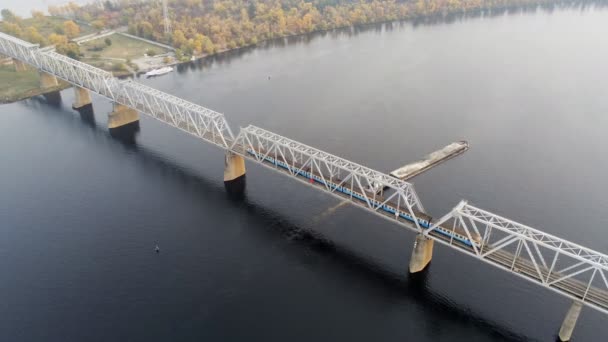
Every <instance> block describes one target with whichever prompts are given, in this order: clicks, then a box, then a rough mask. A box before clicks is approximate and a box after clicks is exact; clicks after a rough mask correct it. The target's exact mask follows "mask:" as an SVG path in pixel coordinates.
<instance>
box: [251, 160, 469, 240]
mask: <svg viewBox="0 0 608 342" xmlns="http://www.w3.org/2000/svg"><path fill="white" fill-rule="evenodd" d="M247 153H249V154H251V155H254V156H256V157H258V158H259V157H262V158H264V161H265V162H267V163H270V164H272V165H276V166H278V167H281V168H283V169H286V170H289V171H291V172H297V174H298V176H300V177H303V178H306V179H309V180H310V182H311V183H319V184H322V185H326V186H328V187H330V188H332V189H335V190H336V191H339V192H341V193H343V194H345V195H347V196H352V198H354V199H357V200H358V201H361V202H363V203H367V200H366V199H365V197H363V196H362V195H361V194H360V193H358V192H356V191H351V189H349V188H347V187H344V186H340V185H339V184H336V183H334V182H331V181H327V180H323V179H322V178H321V177H319V176H318V175H315V174H314V173H310V172H308V171H306V170H302V169H300V170H298V169H296V168H294V167H292V166H290V165H288V164H287V163H285V162H283V161H281V160H279V159H275V158H273V157H271V156H265V157H264V156H263V155H262V154H261V153H257V152H256V151H254V150H252V149H247ZM368 199H369V201H370V202H371V203H372V204H374V205H376V206H380V209H382V210H383V211H385V212H388V213H391V214H392V215H395V217H401V218H402V219H405V220H408V221H410V222H414V218H412V216H411V215H410V214H409V213H407V212H404V211H402V210H399V211H398V212H397V209H396V208H395V207H393V206H391V205H389V204H387V203H384V204H382V202H379V201H377V200H374V199H371V198H368ZM420 216H421V217H416V221H418V224H419V225H420V226H421V227H423V228H427V229H428V228H430V227H431V222H430V221H431V218H430V217H428V216H427V215H424V214H420ZM435 230H436V231H437V232H438V233H440V234H442V235H445V236H447V237H449V238H450V239H454V240H457V241H459V242H462V243H463V244H465V245H467V246H473V244H475V246H477V247H479V245H480V243H479V240H480V239H479V237H478V236H474V237H473V239H472V241H471V239H469V238H468V237H467V236H465V235H464V234H460V233H459V232H456V231H450V230H447V229H445V228H443V227H441V226H439V227H437V228H436V229H435Z"/></svg>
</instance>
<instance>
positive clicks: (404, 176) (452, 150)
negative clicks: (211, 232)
mask: <svg viewBox="0 0 608 342" xmlns="http://www.w3.org/2000/svg"><path fill="white" fill-rule="evenodd" d="M468 149H469V143H468V142H466V141H457V142H453V143H451V144H449V145H447V146H446V147H444V148H442V149H440V150H437V151H435V152H433V153H431V154H429V155H427V156H426V157H425V158H424V159H422V160H419V161H417V162H413V163H410V164H407V165H405V166H403V167H400V168H398V169H396V170H393V171H391V172H390V173H389V174H390V175H391V176H393V177H395V178H399V179H401V180H408V179H410V178H413V177H416V176H417V175H419V174H421V173H423V172H424V171H426V170H428V169H430V168H432V167H434V166H436V165H439V164H440V163H442V162H444V161H446V160H448V159H450V158H453V157H456V156H457V155H460V154H462V153H464V152H465V151H466V150H468Z"/></svg>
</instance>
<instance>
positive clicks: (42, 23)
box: [23, 17, 95, 37]
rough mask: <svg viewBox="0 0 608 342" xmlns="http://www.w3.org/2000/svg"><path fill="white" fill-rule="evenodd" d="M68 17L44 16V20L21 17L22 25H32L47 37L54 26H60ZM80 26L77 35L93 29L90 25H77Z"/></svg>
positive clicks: (92, 31)
mask: <svg viewBox="0 0 608 342" xmlns="http://www.w3.org/2000/svg"><path fill="white" fill-rule="evenodd" d="M67 20H68V19H65V18H58V17H44V20H38V19H34V18H27V19H23V27H28V26H34V27H35V28H36V30H38V32H40V34H41V35H43V36H44V37H48V36H49V35H50V34H51V33H55V27H56V26H62V25H63V23H64V22H65V21H67ZM78 26H80V34H79V36H84V35H87V34H90V33H94V32H95V29H94V28H93V27H91V26H85V25H78Z"/></svg>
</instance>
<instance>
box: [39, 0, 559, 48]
mask: <svg viewBox="0 0 608 342" xmlns="http://www.w3.org/2000/svg"><path fill="white" fill-rule="evenodd" d="M556 1H557V0H410V1H395V0H371V1H370V0H359V1H352V0H311V1H309V2H305V1H302V0H169V3H168V7H169V16H170V22H171V31H170V33H169V34H165V33H164V19H163V11H162V1H160V0H159V1H147V0H117V1H106V2H103V3H99V2H97V3H95V4H89V5H85V6H78V5H75V4H73V3H70V4H67V5H64V6H50V7H49V13H50V14H51V15H55V16H64V17H71V18H73V19H74V20H76V21H78V20H80V21H85V22H88V23H90V24H91V25H92V26H93V27H95V28H96V29H98V30H101V29H104V28H105V29H107V28H116V27H120V26H127V27H128V30H129V32H130V33H131V34H135V35H138V36H140V37H144V38H148V39H152V40H155V41H158V42H163V43H166V44H170V45H172V46H174V47H175V48H177V57H178V58H184V59H186V58H187V56H189V55H202V54H212V53H215V52H218V51H222V50H225V49H231V48H236V47H241V46H246V45H252V44H256V43H257V42H259V41H263V40H267V39H272V38H276V37H283V36H288V35H297V34H303V33H309V32H313V31H319V30H328V29H334V28H340V27H348V26H357V25H365V24H370V23H375V22H384V21H393V20H399V19H412V18H417V17H421V16H439V15H447V14H454V13H467V12H473V11H479V10H485V9H493V8H506V7H522V6H531V5H537V4H544V3H552V2H556Z"/></svg>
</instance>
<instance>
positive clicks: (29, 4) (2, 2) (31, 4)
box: [0, 0, 91, 17]
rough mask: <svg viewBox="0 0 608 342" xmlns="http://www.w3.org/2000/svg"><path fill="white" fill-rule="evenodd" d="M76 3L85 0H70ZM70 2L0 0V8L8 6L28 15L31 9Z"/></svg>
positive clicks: (54, 0)
mask: <svg viewBox="0 0 608 342" xmlns="http://www.w3.org/2000/svg"><path fill="white" fill-rule="evenodd" d="M71 1H72V2H75V3H77V4H82V3H87V2H91V1H87V0H71ZM68 2H70V1H69V0H67V1H66V0H17V1H15V0H0V9H2V8H8V9H10V10H11V11H13V12H15V13H17V14H18V15H20V16H23V17H29V16H30V11H31V10H32V9H37V10H44V11H45V12H46V9H47V8H48V7H49V5H63V4H67V3H68Z"/></svg>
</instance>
